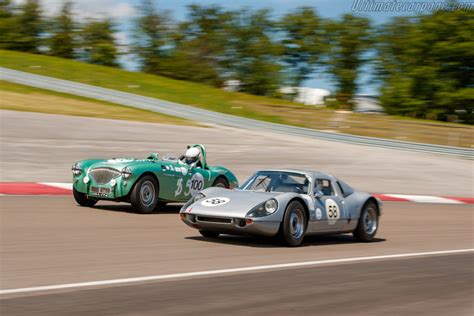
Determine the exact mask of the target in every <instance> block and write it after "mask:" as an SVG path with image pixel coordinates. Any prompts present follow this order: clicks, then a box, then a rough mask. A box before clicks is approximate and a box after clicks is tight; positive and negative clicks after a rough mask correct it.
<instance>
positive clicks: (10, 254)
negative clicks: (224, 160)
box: [0, 196, 474, 315]
mask: <svg viewBox="0 0 474 316" xmlns="http://www.w3.org/2000/svg"><path fill="white" fill-rule="evenodd" d="M0 201H1V205H2V207H1V219H2V221H1V226H0V229H1V232H2V236H1V237H2V238H1V251H2V253H1V258H2V259H1V260H2V261H1V276H0V281H1V282H0V284H1V288H2V289H11V288H22V287H31V286H41V285H52V284H64V283H76V282H85V281H97V280H107V279H115V278H127V277H139V276H148V275H157V274H167V273H181V272H191V271H202V270H212V269H222V268H234V267H245V266H254V265H263V264H275V263H286V262H299V261H309V260H322V259H334V258H350V257H360V256H373V255H385V254H398V253H413V252H426V251H437V250H453V249H466V248H473V225H472V224H473V223H472V219H473V217H472V214H473V213H472V211H473V209H472V206H470V205H436V204H412V203H386V207H385V214H384V216H383V218H382V222H381V229H380V231H379V234H378V239H377V242H374V243H368V244H364V243H355V242H354V241H353V239H352V237H351V236H350V235H343V236H332V237H312V238H308V240H307V241H306V242H305V243H304V245H303V246H302V247H300V248H285V247H281V246H279V245H277V244H274V243H273V242H272V241H271V240H267V239H254V238H249V237H231V236H225V237H223V238H220V239H218V240H209V239H205V238H202V237H200V236H199V235H198V233H197V231H194V230H192V229H190V228H188V227H187V226H185V225H183V224H182V223H181V222H180V220H179V218H178V216H177V212H178V207H177V206H169V207H167V208H166V209H165V210H163V211H162V212H161V213H155V214H150V215H138V214H134V213H130V208H129V206H128V205H125V204H111V203H101V204H100V205H99V206H98V207H96V208H80V207H78V206H76V205H75V204H74V202H73V201H72V199H71V198H68V197H22V196H17V197H12V196H2V197H0ZM369 266H370V268H368V267H369ZM472 278H473V255H472V254H463V255H449V256H433V257H426V258H416V259H415V258H411V259H397V260H393V259H392V260H386V261H380V262H370V263H352V264H343V265H334V266H327V267H314V268H303V269H289V270H281V271H273V272H260V273H251V274H240V275H233V276H219V277H210V278H199V279H191V280H180V281H167V282H164V283H163V282H151V283H148V284H133V285H127V286H113V287H107V288H95V289H87V290H75V289H70V290H67V291H58V292H53V293H48V292H34V293H27V294H26V296H25V294H23V295H7V296H6V297H5V298H4V299H3V300H2V301H1V302H0V304H1V305H2V308H3V311H4V312H5V313H6V315H26V314H29V313H30V312H31V313H32V314H41V313H42V314H44V315H52V314H62V313H64V312H65V311H67V313H68V314H80V313H87V314H89V315H90V314H100V313H110V314H118V313H123V314H134V315H136V314H146V313H155V312H158V311H160V312H162V313H163V314H174V313H196V314H207V313H210V314H222V313H223V312H224V311H226V310H227V308H229V309H230V311H234V312H235V313H238V314H252V313H262V312H265V310H266V309H264V308H262V305H260V304H264V306H266V307H267V308H269V310H270V312H273V313H275V314H288V313H290V312H295V313H296V312H298V313H313V312H316V311H319V312H321V313H322V314H331V313H333V314H349V313H350V311H351V308H355V309H356V312H355V314H360V315H362V314H370V313H372V314H380V313H382V312H388V314H400V313H414V312H416V313H421V314H426V315H434V314H439V315H443V314H446V313H448V312H453V313H454V314H456V315H464V314H465V315H468V314H469V313H470V312H472V311H473V309H472V299H473V298H474V297H473V282H472V281H473V280H472ZM287 287H288V288H287ZM306 289H307V290H306ZM188 300H189V304H188Z"/></svg>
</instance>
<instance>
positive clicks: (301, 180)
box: [240, 171, 309, 194]
mask: <svg viewBox="0 0 474 316" xmlns="http://www.w3.org/2000/svg"><path fill="white" fill-rule="evenodd" d="M240 189H242V190H246V191H257V192H295V193H300V194H308V189H309V180H308V178H307V177H306V176H305V175H304V174H301V173H294V172H284V171H259V172H257V173H255V174H254V175H253V176H251V177H250V178H249V179H248V180H247V181H246V182H245V183H244V184H243V185H242V186H241V187H240Z"/></svg>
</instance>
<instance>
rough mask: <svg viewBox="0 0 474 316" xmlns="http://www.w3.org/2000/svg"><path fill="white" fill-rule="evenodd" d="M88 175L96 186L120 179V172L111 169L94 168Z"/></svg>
mask: <svg viewBox="0 0 474 316" xmlns="http://www.w3.org/2000/svg"><path fill="white" fill-rule="evenodd" d="M89 175H90V176H91V178H92V179H94V181H95V182H96V183H97V184H106V183H109V182H110V180H112V179H115V178H118V177H120V175H121V173H120V171H118V170H116V169H112V168H95V169H92V170H91V171H89Z"/></svg>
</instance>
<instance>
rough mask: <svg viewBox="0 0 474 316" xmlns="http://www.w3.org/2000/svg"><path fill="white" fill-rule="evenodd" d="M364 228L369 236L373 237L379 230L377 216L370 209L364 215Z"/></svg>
mask: <svg viewBox="0 0 474 316" xmlns="http://www.w3.org/2000/svg"><path fill="white" fill-rule="evenodd" d="M364 228H365V232H366V233H367V234H368V235H372V234H373V233H375V231H376V230H377V216H376V215H375V212H374V210H373V209H368V210H367V212H365V214H364Z"/></svg>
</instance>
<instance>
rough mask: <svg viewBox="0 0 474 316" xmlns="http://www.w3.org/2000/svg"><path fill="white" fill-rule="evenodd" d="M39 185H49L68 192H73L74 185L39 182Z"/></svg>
mask: <svg viewBox="0 0 474 316" xmlns="http://www.w3.org/2000/svg"><path fill="white" fill-rule="evenodd" d="M39 184H44V185H48V186H50V187H55V188H61V189H66V190H72V183H63V182H39Z"/></svg>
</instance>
